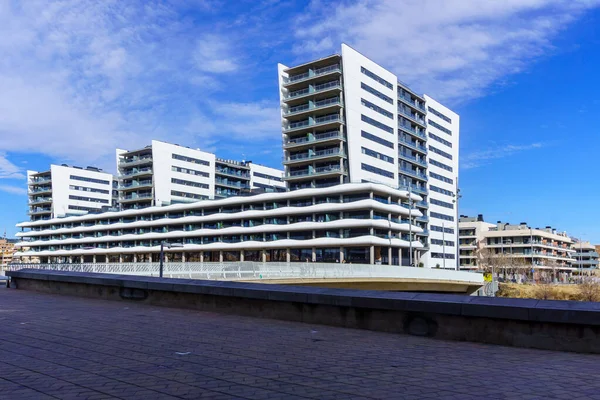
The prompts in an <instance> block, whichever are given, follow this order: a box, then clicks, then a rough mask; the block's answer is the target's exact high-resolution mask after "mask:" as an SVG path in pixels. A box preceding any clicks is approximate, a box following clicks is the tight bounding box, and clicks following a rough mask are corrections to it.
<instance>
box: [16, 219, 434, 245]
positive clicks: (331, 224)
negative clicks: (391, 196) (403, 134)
mask: <svg viewBox="0 0 600 400" xmlns="http://www.w3.org/2000/svg"><path fill="white" fill-rule="evenodd" d="M344 228H379V229H386V230H387V229H392V230H395V231H403V232H407V233H408V232H409V226H408V224H397V223H395V222H391V221H388V220H383V219H342V220H335V221H328V222H296V223H293V224H285V225H276V224H265V225H259V226H251V227H243V226H231V227H228V228H220V229H197V230H194V231H173V232H163V233H157V232H148V233H139V234H127V235H120V236H102V237H86V238H79V239H53V240H36V241H31V242H19V243H16V244H15V247H32V246H51V245H67V244H82V243H104V242H123V241H134V240H153V239H169V238H189V237H204V236H221V235H250V234H257V233H282V232H293V231H306V230H316V229H319V230H321V229H323V230H331V229H344ZM412 231H413V233H420V232H423V229H422V228H420V227H418V226H415V225H413V226H412Z"/></svg>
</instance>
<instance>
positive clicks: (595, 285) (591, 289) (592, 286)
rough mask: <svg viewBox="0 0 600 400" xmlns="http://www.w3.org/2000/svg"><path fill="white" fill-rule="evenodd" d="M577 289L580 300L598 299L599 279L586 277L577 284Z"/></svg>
mask: <svg viewBox="0 0 600 400" xmlns="http://www.w3.org/2000/svg"><path fill="white" fill-rule="evenodd" d="M578 289H579V299H580V300H581V301H600V281H598V278H594V277H591V276H588V277H586V278H585V279H583V281H582V282H581V284H579V285H578Z"/></svg>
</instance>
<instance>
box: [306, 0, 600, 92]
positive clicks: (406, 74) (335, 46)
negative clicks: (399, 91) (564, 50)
mask: <svg viewBox="0 0 600 400" xmlns="http://www.w3.org/2000/svg"><path fill="white" fill-rule="evenodd" d="M599 5H600V0H569V1H563V0H504V1H480V0H460V1H446V0H404V1H397V0H357V1H341V2H338V3H336V4H335V5H333V4H327V6H325V3H324V2H322V1H319V0H313V2H312V3H311V6H310V7H309V9H308V10H307V12H306V13H305V15H304V16H303V17H302V18H299V19H298V22H297V24H296V29H295V36H296V38H297V40H298V44H297V45H296V47H295V51H296V52H297V53H298V54H300V55H303V56H304V57H312V56H316V55H319V56H323V55H324V54H327V53H332V52H337V51H339V43H340V42H346V43H348V44H349V45H351V46H353V47H355V48H356V49H357V50H359V51H361V52H362V53H363V54H365V55H366V56H368V57H370V58H372V59H374V60H376V61H377V62H379V63H381V64H383V65H384V66H386V67H387V68H389V69H390V70H391V71H393V72H395V73H396V74H397V75H398V76H399V77H400V79H402V80H403V81H405V82H408V83H409V84H412V85H414V86H415V87H416V88H417V89H418V90H422V91H424V92H427V93H429V94H430V95H432V96H434V97H436V98H439V99H441V100H454V101H457V100H458V101H460V100H465V99H469V98H473V97H478V96H482V95H484V94H486V93H487V92H488V91H489V89H490V87H491V86H493V85H494V84H502V83H503V80H504V79H505V78H506V77H507V76H509V75H511V74H514V73H517V72H520V71H522V70H524V69H525V68H527V66H528V64H529V63H530V62H531V61H532V60H534V59H536V58H538V57H540V56H541V55H543V54H545V53H547V52H548V51H550V50H551V49H552V39H553V38H554V37H555V35H556V34H557V33H558V32H559V31H561V30H562V29H564V28H565V27H566V26H568V24H570V23H573V22H574V21H575V20H576V19H577V18H579V17H580V16H581V15H582V13H584V12H585V11H586V10H588V9H591V8H593V7H597V6H599Z"/></svg>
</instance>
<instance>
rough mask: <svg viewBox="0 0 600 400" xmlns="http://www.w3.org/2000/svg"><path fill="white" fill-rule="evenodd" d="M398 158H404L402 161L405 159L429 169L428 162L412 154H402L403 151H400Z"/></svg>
mask: <svg viewBox="0 0 600 400" xmlns="http://www.w3.org/2000/svg"><path fill="white" fill-rule="evenodd" d="M398 157H399V158H402V159H404V160H407V161H410V162H413V163H417V164H419V165H421V166H423V167H427V161H425V160H423V159H421V158H418V157H417V156H413V155H412V154H410V153H406V152H401V151H399V152H398Z"/></svg>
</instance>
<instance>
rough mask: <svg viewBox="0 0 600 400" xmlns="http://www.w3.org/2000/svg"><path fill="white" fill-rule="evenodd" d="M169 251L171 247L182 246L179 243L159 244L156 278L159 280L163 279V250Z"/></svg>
mask: <svg viewBox="0 0 600 400" xmlns="http://www.w3.org/2000/svg"><path fill="white" fill-rule="evenodd" d="M165 247H166V248H167V249H170V248H172V247H183V244H181V243H167V242H164V241H163V242H160V258H159V267H158V268H159V269H158V276H159V277H160V278H162V277H163V263H164V260H165V251H164V248H165Z"/></svg>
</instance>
